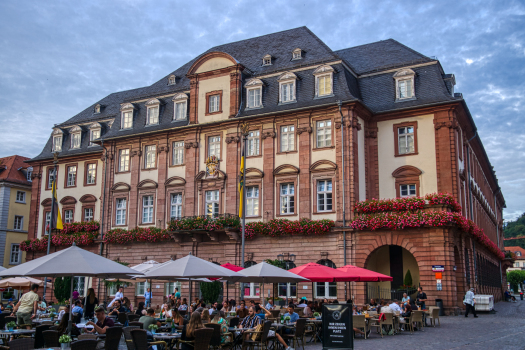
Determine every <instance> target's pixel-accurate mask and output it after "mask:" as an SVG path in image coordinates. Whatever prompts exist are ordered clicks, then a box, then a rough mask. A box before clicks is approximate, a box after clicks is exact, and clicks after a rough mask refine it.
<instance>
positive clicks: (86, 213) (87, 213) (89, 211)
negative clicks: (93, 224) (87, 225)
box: [84, 208, 93, 221]
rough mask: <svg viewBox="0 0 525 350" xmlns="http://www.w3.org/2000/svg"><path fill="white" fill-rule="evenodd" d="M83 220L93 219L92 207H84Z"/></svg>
mask: <svg viewBox="0 0 525 350" xmlns="http://www.w3.org/2000/svg"><path fill="white" fill-rule="evenodd" d="M84 221H93V208H84Z"/></svg>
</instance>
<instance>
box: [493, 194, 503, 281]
mask: <svg viewBox="0 0 525 350" xmlns="http://www.w3.org/2000/svg"><path fill="white" fill-rule="evenodd" d="M500 192H501V187H499V188H498V192H496V194H494V209H495V212H496V237H497V239H498V248H500V246H499V225H498V200H497V199H496V196H497V195H498V194H499V193H500ZM500 249H501V248H500ZM499 279H500V284H501V285H502V286H503V273H502V272H501V260H500V261H499Z"/></svg>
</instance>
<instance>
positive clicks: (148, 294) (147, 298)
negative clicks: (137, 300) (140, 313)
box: [144, 288, 151, 308]
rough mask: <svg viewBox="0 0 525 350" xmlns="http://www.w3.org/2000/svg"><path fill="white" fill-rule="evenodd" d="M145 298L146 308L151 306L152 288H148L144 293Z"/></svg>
mask: <svg viewBox="0 0 525 350" xmlns="http://www.w3.org/2000/svg"><path fill="white" fill-rule="evenodd" d="M144 299H145V304H146V308H148V307H150V305H151V289H149V288H148V289H146V292H145V293H144Z"/></svg>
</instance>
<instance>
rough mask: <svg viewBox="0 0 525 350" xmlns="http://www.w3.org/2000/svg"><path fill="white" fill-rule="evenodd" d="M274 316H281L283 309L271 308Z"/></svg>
mask: <svg viewBox="0 0 525 350" xmlns="http://www.w3.org/2000/svg"><path fill="white" fill-rule="evenodd" d="M270 312H271V314H272V317H273V318H279V317H281V310H270Z"/></svg>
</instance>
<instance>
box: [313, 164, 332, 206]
mask: <svg viewBox="0 0 525 350" xmlns="http://www.w3.org/2000/svg"><path fill="white" fill-rule="evenodd" d="M322 180H332V210H324V211H318V210H317V182H318V181H322ZM312 202H313V203H312V204H313V210H312V215H322V214H333V213H336V212H337V210H336V209H337V180H336V172H335V170H328V171H322V172H319V173H316V174H312Z"/></svg>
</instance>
